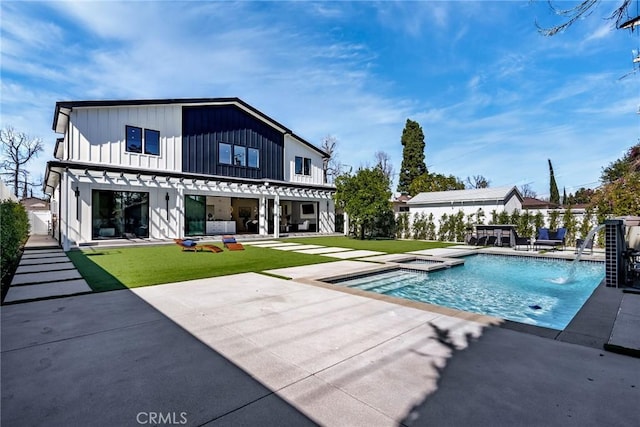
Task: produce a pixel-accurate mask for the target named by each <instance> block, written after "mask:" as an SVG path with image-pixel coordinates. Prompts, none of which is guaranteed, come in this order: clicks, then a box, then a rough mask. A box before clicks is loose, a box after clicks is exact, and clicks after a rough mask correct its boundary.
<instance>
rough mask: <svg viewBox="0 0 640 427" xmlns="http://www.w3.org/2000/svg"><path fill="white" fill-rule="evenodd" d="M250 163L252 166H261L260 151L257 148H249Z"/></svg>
mask: <svg viewBox="0 0 640 427" xmlns="http://www.w3.org/2000/svg"><path fill="white" fill-rule="evenodd" d="M248 151H249V157H248V159H247V160H248V165H249V167H250V168H259V167H260V151H258V149H257V148H249V150H248Z"/></svg>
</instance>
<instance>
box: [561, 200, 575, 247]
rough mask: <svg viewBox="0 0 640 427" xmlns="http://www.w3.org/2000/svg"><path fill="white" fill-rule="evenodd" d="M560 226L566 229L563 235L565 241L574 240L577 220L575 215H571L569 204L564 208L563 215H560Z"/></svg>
mask: <svg viewBox="0 0 640 427" xmlns="http://www.w3.org/2000/svg"><path fill="white" fill-rule="evenodd" d="M562 226H563V227H564V228H566V229H567V234H566V235H565V241H566V242H567V243H569V242H574V240H575V237H576V229H577V226H578V221H577V220H576V217H575V215H573V211H572V210H571V206H569V207H568V208H566V209H565V210H564V215H562Z"/></svg>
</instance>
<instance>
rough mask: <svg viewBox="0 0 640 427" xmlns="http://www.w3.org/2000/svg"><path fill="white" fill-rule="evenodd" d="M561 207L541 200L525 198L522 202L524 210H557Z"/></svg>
mask: <svg viewBox="0 0 640 427" xmlns="http://www.w3.org/2000/svg"><path fill="white" fill-rule="evenodd" d="M559 207H560V205H558V204H557V203H551V202H549V201H547V200H540V199H536V198H533V197H525V198H524V200H523V201H522V209H556V208H559Z"/></svg>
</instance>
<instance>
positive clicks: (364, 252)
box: [323, 249, 384, 259]
mask: <svg viewBox="0 0 640 427" xmlns="http://www.w3.org/2000/svg"><path fill="white" fill-rule="evenodd" d="M382 254H384V252H378V251H367V250H364V249H362V250H357V251H348V252H332V253H328V254H323V256H328V257H332V258H341V259H346V258H362V257H366V256H373V255H382Z"/></svg>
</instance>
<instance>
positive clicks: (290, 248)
mask: <svg viewBox="0 0 640 427" xmlns="http://www.w3.org/2000/svg"><path fill="white" fill-rule="evenodd" d="M321 247H322V246H320V245H296V246H278V247H275V248H273V249H277V250H279V251H299V250H303V249H316V248H321Z"/></svg>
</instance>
